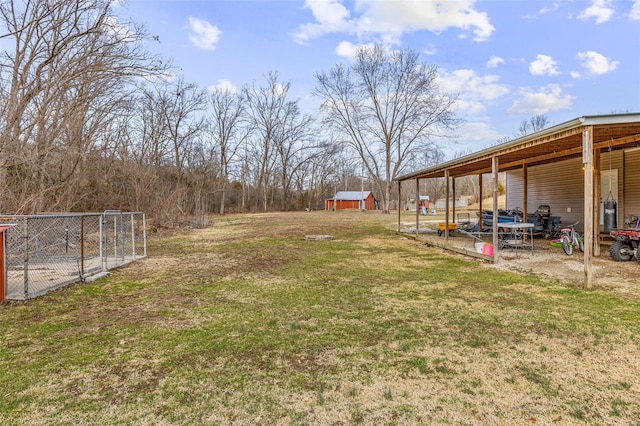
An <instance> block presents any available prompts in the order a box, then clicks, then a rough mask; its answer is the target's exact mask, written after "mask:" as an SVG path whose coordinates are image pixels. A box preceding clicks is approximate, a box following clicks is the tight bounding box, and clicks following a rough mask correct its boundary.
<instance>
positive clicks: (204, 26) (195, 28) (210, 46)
mask: <svg viewBox="0 0 640 426" xmlns="http://www.w3.org/2000/svg"><path fill="white" fill-rule="evenodd" d="M189 28H190V30H191V34H189V41H191V43H193V44H194V46H196V47H197V48H199V49H204V50H215V48H216V44H217V43H218V40H219V39H220V35H221V34H222V31H220V29H218V27H216V26H215V25H211V24H210V23H209V22H208V21H206V20H204V19H198V18H193V17H190V18H189Z"/></svg>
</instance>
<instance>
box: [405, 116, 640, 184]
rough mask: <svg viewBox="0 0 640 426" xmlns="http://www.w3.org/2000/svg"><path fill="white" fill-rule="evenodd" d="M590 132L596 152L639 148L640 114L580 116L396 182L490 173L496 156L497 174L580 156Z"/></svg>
mask: <svg viewBox="0 0 640 426" xmlns="http://www.w3.org/2000/svg"><path fill="white" fill-rule="evenodd" d="M588 128H592V129H593V144H594V148H595V149H601V150H609V149H612V150H615V149H623V148H632V147H640V113H629V114H610V115H592V116H582V117H578V118H575V119H573V120H570V121H567V122H565V123H562V124H558V125H556V126H552V127H549V128H547V129H543V130H540V131H539V132H536V133H532V134H530V135H526V136H522V137H520V138H517V139H514V140H512V141H509V142H505V143H502V144H499V145H495V146H492V147H489V148H486V149H483V150H481V151H478V152H476V153H473V154H469V155H466V156H464V157H460V158H456V159H454V160H451V161H447V162H444V163H441V164H438V165H436V166H433V167H429V168H426V169H423V170H419V171H416V172H413V173H408V174H405V175H403V176H400V177H398V178H397V179H396V180H397V181H400V182H402V181H405V180H409V179H423V178H435V177H444V172H445V170H448V171H449V175H450V176H453V177H457V176H467V175H473V174H481V173H489V172H491V161H492V158H493V157H498V163H499V169H500V171H507V170H513V169H519V168H521V167H523V166H524V165H527V166H535V165H539V164H546V163H552V162H555V161H561V160H567V159H570V158H575V157H580V156H582V132H583V131H584V130H586V129H588Z"/></svg>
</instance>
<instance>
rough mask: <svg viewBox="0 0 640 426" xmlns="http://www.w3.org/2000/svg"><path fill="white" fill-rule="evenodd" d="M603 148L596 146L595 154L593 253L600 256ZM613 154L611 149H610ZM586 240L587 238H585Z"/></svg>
mask: <svg viewBox="0 0 640 426" xmlns="http://www.w3.org/2000/svg"><path fill="white" fill-rule="evenodd" d="M601 155H602V150H601V149H600V148H596V149H595V150H594V155H593V235H594V238H593V255H594V256H600V198H601V197H602V194H600V156H601ZM609 155H611V151H609ZM585 242H586V240H585Z"/></svg>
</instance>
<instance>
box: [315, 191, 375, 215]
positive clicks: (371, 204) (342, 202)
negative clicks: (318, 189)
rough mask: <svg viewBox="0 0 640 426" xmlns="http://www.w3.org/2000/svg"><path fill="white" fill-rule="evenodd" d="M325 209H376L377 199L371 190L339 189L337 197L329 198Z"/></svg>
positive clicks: (325, 203)
mask: <svg viewBox="0 0 640 426" xmlns="http://www.w3.org/2000/svg"><path fill="white" fill-rule="evenodd" d="M324 208H325V210H347V209H355V210H374V209H375V208H376V200H375V199H374V198H373V193H371V191H338V192H336V195H335V197H333V198H327V199H326V200H325V202H324Z"/></svg>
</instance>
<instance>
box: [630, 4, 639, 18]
mask: <svg viewBox="0 0 640 426" xmlns="http://www.w3.org/2000/svg"><path fill="white" fill-rule="evenodd" d="M629 19H630V20H632V21H640V0H634V1H633V5H632V6H631V10H630V11H629Z"/></svg>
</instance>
